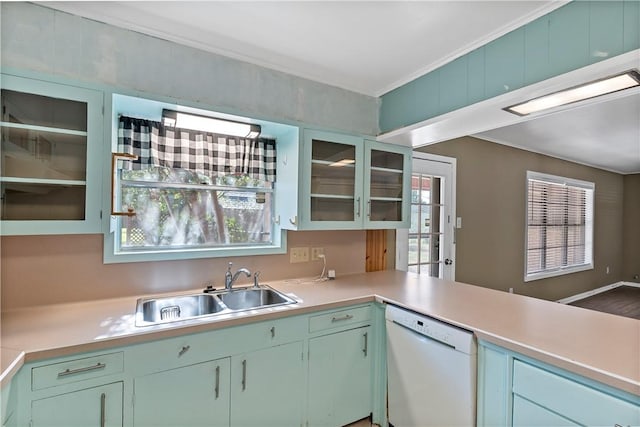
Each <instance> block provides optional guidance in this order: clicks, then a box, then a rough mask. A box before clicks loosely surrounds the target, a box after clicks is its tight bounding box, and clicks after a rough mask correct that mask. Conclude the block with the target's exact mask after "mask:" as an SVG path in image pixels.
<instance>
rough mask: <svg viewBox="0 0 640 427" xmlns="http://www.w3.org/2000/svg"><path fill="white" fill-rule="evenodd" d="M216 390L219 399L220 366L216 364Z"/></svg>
mask: <svg viewBox="0 0 640 427" xmlns="http://www.w3.org/2000/svg"><path fill="white" fill-rule="evenodd" d="M214 392H215V395H216V399H217V398H218V397H219V396H220V366H216V386H215V388H214Z"/></svg>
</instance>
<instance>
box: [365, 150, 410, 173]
mask: <svg viewBox="0 0 640 427" xmlns="http://www.w3.org/2000/svg"><path fill="white" fill-rule="evenodd" d="M371 167H373V168H385V169H394V170H396V171H402V169H403V167H404V156H403V155H402V154H399V153H390V152H388V151H380V150H371Z"/></svg>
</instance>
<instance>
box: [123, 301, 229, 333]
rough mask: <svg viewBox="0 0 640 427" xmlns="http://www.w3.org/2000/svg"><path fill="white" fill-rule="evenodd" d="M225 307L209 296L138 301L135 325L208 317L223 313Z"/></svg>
mask: <svg viewBox="0 0 640 427" xmlns="http://www.w3.org/2000/svg"><path fill="white" fill-rule="evenodd" d="M225 309H226V307H225V306H224V305H223V304H222V303H221V302H220V300H219V299H218V298H216V297H215V296H213V295H211V294H196V295H182V296H173V297H165V298H152V299H139V300H138V305H137V309H136V325H137V326H147V325H155V324H157V323H165V322H175V321H178V320H186V319H193V318H196V317H201V316H208V315H211V314H215V313H220V312H222V311H224V310H225Z"/></svg>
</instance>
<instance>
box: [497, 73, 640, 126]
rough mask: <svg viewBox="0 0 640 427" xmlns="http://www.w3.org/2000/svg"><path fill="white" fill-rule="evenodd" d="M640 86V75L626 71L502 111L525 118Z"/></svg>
mask: <svg viewBox="0 0 640 427" xmlns="http://www.w3.org/2000/svg"><path fill="white" fill-rule="evenodd" d="M636 86H640V74H638V72H637V71H636V70H631V71H627V72H626V73H624V74H619V75H616V76H612V77H607V78H606V79H602V80H597V81H595V82H590V83H585V84H583V85H580V86H576V87H573V88H570V89H566V90H562V91H560V92H555V93H551V94H549V95H544V96H541V97H539V98H535V99H532V100H530V101H527V102H523V103H521V104H517V105H512V106H511V107H507V108H505V109H504V110H505V111H508V112H510V113H513V114H517V115H519V116H526V115H528V114H531V113H537V112H538V111H543V110H548V109H550V108H555V107H559V106H561V105H567V104H572V103H574V102H578V101H583V100H585V99H590V98H595V97H597V96H602V95H606V94H609V93H613V92H618V91H620V90H624V89H630V88H632V87H636Z"/></svg>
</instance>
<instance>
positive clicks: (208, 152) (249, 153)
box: [118, 116, 276, 182]
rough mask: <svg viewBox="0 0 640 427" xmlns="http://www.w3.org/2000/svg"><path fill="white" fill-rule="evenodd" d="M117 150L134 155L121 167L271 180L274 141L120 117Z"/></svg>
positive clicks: (273, 168)
mask: <svg viewBox="0 0 640 427" xmlns="http://www.w3.org/2000/svg"><path fill="white" fill-rule="evenodd" d="M118 151H120V152H123V153H128V154H134V155H136V156H138V159H137V160H135V161H131V162H124V164H125V167H127V168H130V169H134V170H140V169H147V168H149V167H154V166H155V167H167V168H173V169H187V170H190V171H193V172H197V173H201V174H203V175H207V176H210V177H217V176H224V175H236V176H238V175H247V176H249V177H251V178H253V179H258V180H261V181H268V182H274V181H275V177H276V141H275V140H273V139H266V138H259V139H247V138H240V137H236V136H230V135H220V134H213V133H206V132H202V131H196V130H191V129H181V128H173V127H169V126H165V125H164V124H162V123H161V122H155V121H151V120H145V119H138V118H133V117H127V116H120V119H119V124H118Z"/></svg>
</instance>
